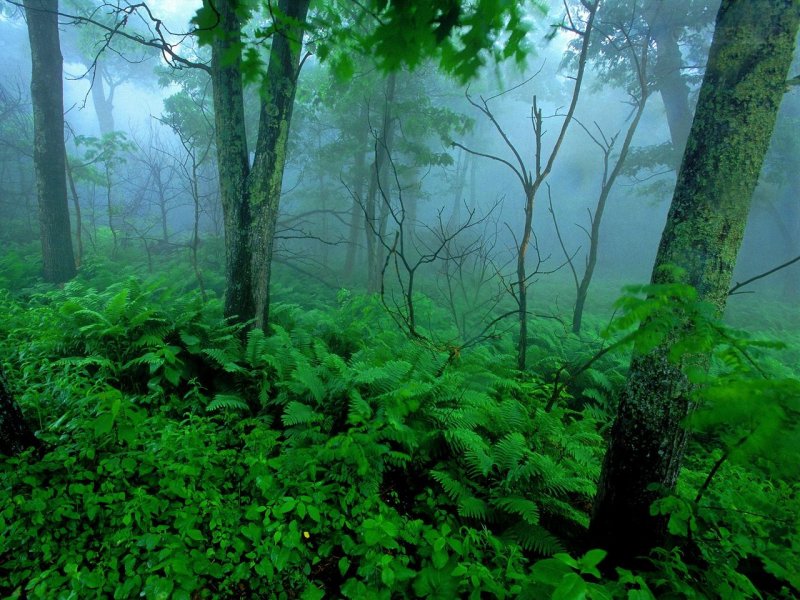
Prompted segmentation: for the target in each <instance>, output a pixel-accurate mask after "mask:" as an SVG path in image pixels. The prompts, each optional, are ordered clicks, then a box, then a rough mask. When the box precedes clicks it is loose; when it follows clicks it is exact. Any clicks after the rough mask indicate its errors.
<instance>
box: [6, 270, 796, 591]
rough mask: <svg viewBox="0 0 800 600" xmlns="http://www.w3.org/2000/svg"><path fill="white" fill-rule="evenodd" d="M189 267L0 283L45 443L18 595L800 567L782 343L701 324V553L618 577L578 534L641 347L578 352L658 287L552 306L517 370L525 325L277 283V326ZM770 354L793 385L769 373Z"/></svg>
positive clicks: (15, 586) (673, 510)
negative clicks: (557, 313)
mask: <svg viewBox="0 0 800 600" xmlns="http://www.w3.org/2000/svg"><path fill="white" fill-rule="evenodd" d="M90 267H91V265H90ZM92 269H94V273H95V274H96V276H93V275H92ZM188 287H189V284H188V283H184V282H178V283H177V284H172V285H169V286H167V285H165V284H164V283H163V280H162V282H161V283H159V282H158V280H157V279H153V278H148V277H144V278H142V277H134V276H132V277H128V278H124V279H123V280H122V281H120V280H119V279H117V281H113V278H111V277H110V276H109V274H108V272H107V270H106V267H105V266H103V265H102V264H98V265H95V266H94V267H91V268H87V269H86V271H85V272H84V275H82V276H81V278H79V280H77V281H74V282H72V283H68V284H66V285H65V286H64V287H63V289H59V290H49V291H45V290H44V289H43V288H41V289H40V288H39V287H36V286H34V287H32V288H26V290H25V293H24V297H20V295H19V294H16V295H15V296H12V295H11V294H10V293H8V292H0V311H2V313H3V314H4V316H5V318H4V319H3V320H2V322H0V351H2V352H1V354H0V356H2V360H3V363H4V366H5V368H6V371H7V373H9V376H10V377H9V378H10V380H11V383H12V387H13V391H14V392H15V394H16V397H17V399H18V400H19V402H20V404H21V406H22V407H23V410H24V412H25V414H26V415H27V417H28V419H29V420H30V421H31V423H32V424H33V426H34V428H35V429H36V430H37V431H38V433H37V435H38V436H39V438H40V439H41V440H42V441H43V442H44V444H45V446H44V448H43V449H42V450H40V451H30V452H28V453H26V454H23V455H21V456H19V457H17V458H4V459H3V460H1V461H0V532H2V537H0V593H2V595H3V596H4V597H11V598H25V597H27V598H47V599H49V598H92V597H97V598H100V597H114V598H129V597H145V598H192V599H194V598H231V597H259V598H260V597H265V598H323V597H326V598H338V597H345V598H386V599H389V598H414V597H418V598H461V597H463V598H476V599H477V598H518V597H519V598H531V599H539V598H554V599H563V600H566V599H580V598H654V597H666V598H670V597H675V598H678V597H687V595H688V596H691V595H692V594H694V596H692V597H704V596H703V594H704V593H708V597H725V598H740V597H742V598H743V597H748V596H752V597H758V595H759V591H758V590H762V591H763V590H768V593H767V595H769V594H773V595H774V596H775V597H791V595H790V594H791V586H792V585H794V586H795V588H798V587H799V583H798V574H797V571H796V567H794V566H793V565H796V564H797V562H796V561H795V559H796V557H797V555H798V543H800V541H799V540H800V536H798V528H797V514H798V512H800V511H798V510H797V508H798V507H797V502H798V493H797V492H798V489H797V484H796V477H794V478H792V477H790V475H789V473H788V472H787V471H788V470H790V469H791V466H790V465H791V464H792V463H791V460H793V459H794V457H796V453H797V450H796V449H797V448H798V447H800V445H798V444H797V443H796V442H797V441H798V438H797V404H796V394H797V388H796V380H794V379H792V377H793V375H792V374H791V373H789V372H788V371H787V369H788V367H786V366H785V365H784V364H783V363H782V362H780V360H779V358H778V357H779V354H778V350H777V349H776V348H774V347H773V346H774V345H770V344H756V343H754V342H753V340H751V339H749V338H746V337H744V336H743V335H742V336H740V335H739V334H737V333H735V332H733V331H728V330H724V331H716V330H714V331H711V330H709V329H703V328H702V327H701V328H700V329H701V332H705V333H701V335H699V336H698V339H695V340H693V341H692V344H690V346H691V349H696V348H698V347H703V346H704V344H705V345H706V346H709V347H713V348H716V349H717V355H718V358H717V362H716V363H715V367H714V368H715V371H714V373H715V377H714V379H713V380H711V379H709V380H708V381H706V382H705V383H704V385H703V390H704V391H703V396H702V398H700V397H699V398H698V402H700V403H701V407H702V409H701V410H700V411H699V412H698V413H697V418H696V419H695V420H693V422H692V423H691V424H690V425H691V426H692V427H693V428H694V429H696V430H697V431H698V435H699V441H696V442H695V444H696V445H697V449H696V451H695V452H693V454H692V459H691V460H690V463H689V466H688V469H687V471H686V474H685V476H684V478H683V480H682V482H681V487H680V488H679V490H678V493H677V494H676V495H674V496H670V497H668V498H666V499H665V500H664V501H662V502H661V503H660V504H659V505H658V506H656V507H654V510H658V511H662V512H664V513H666V514H669V515H671V520H670V528H671V531H672V532H673V533H674V534H675V535H676V536H682V537H684V538H688V539H690V540H691V541H692V543H693V544H694V545H695V546H696V547H697V548H698V549H699V550H698V552H699V554H700V558H699V559H698V560H694V561H690V560H688V558H686V557H684V556H681V555H680V554H675V553H667V552H663V553H660V554H659V553H657V554H655V555H654V558H653V561H652V564H653V568H652V569H650V570H648V571H643V572H641V573H634V572H630V571H626V570H623V569H617V570H616V571H614V572H613V573H608V572H606V573H601V571H600V570H599V569H600V568H602V566H603V562H602V561H603V558H604V556H605V553H604V552H603V551H602V550H599V549H594V550H589V549H586V548H582V547H581V539H582V536H583V534H584V533H585V530H586V527H587V524H588V519H589V513H590V508H591V501H592V497H593V495H594V490H595V486H596V483H597V478H598V475H599V472H600V465H601V459H602V453H603V451H604V447H605V442H604V438H603V435H604V433H605V432H606V431H607V430H608V426H609V423H610V417H611V415H613V411H614V398H615V396H616V393H617V392H618V390H619V388H620V386H621V385H623V383H624V365H625V363H626V361H627V356H628V355H627V354H626V352H627V351H629V348H628V346H626V345H625V344H620V352H619V353H616V352H615V353H609V354H608V355H607V356H604V357H603V359H601V360H598V361H596V362H593V363H592V365H591V367H590V368H583V369H582V368H581V364H582V363H584V362H585V361H586V360H587V359H590V358H591V356H592V355H593V354H594V353H595V352H597V351H599V350H601V349H603V348H605V347H607V346H608V345H609V344H614V343H615V340H619V339H620V338H624V336H625V335H628V332H629V331H631V329H632V328H633V327H634V325H635V324H636V323H638V322H640V321H641V320H643V319H645V318H648V316H652V314H651V313H650V312H648V311H652V309H653V306H654V304H653V302H656V303H657V302H658V299H657V298H656V300H654V301H650V303H648V302H647V301H644V300H642V299H641V292H642V291H645V292H649V293H651V295H652V292H653V290H648V289H644V290H642V289H636V290H631V291H630V292H629V295H628V296H627V300H625V301H624V302H623V304H622V305H621V311H622V314H624V315H625V317H624V318H623V319H621V320H620V321H619V322H618V323H617V325H615V328H611V330H607V328H606V327H605V325H604V324H602V320H601V319H595V318H594V317H589V318H588V319H587V322H588V327H587V328H588V330H589V332H588V333H587V334H585V336H584V337H583V338H577V337H576V336H571V335H569V334H567V333H566V332H565V331H564V327H563V326H562V325H561V324H559V323H558V322H557V321H550V320H543V321H542V322H541V323H539V322H538V321H537V327H536V330H537V332H536V333H535V334H534V337H533V338H532V342H531V354H530V362H531V364H532V365H533V366H532V368H531V370H530V371H529V372H528V373H526V374H525V375H524V376H520V375H519V374H518V373H516V372H515V371H514V370H513V368H512V365H513V364H515V361H514V359H513V352H514V344H513V338H512V336H505V337H503V338H500V339H493V340H490V341H487V342H486V343H485V344H483V345H479V346H475V347H473V348H470V349H469V351H465V352H463V353H460V354H459V355H458V356H457V357H456V358H455V360H453V357H452V355H451V354H449V353H446V352H438V351H436V350H431V348H430V347H428V346H424V347H423V346H420V345H418V344H415V343H413V342H412V341H410V340H409V339H407V338H406V337H405V336H403V335H402V333H401V332H399V331H398V330H397V328H396V327H395V326H394V324H393V322H392V321H391V319H390V318H389V317H387V316H386V314H385V312H384V311H383V309H382V307H381V305H380V302H379V301H378V300H377V299H375V298H371V297H367V296H361V295H358V294H353V293H340V294H339V295H338V300H337V299H334V294H330V297H331V302H330V304H323V305H321V306H320V307H319V308H311V303H310V302H306V303H305V304H303V299H300V300H299V303H292V302H290V301H289V298H290V297H291V295H292V292H291V289H290V288H281V287H280V286H278V291H277V294H276V295H277V296H278V301H277V302H275V304H274V305H273V307H272V309H271V319H272V331H271V333H270V334H269V335H265V334H263V333H262V332H260V331H258V330H253V331H243V330H242V329H241V328H240V327H234V326H231V325H229V324H227V323H226V322H225V321H224V320H223V319H222V318H221V307H220V303H219V301H218V300H217V299H215V297H214V294H213V293H212V297H211V299H209V300H207V301H202V300H201V298H200V297H199V295H198V294H197V293H196V292H193V291H187V289H188ZM212 287H213V286H212ZM668 292H669V293H668V294H667V295H668V296H669V297H670V298H672V299H674V298H675V297H676V295H677V297H679V298H680V297H682V296H681V295H680V294H684V295H685V300H686V306H694V305H693V304H691V302H690V301H691V298H690V297H689V294H688V293H686V292H683V291H681V290H677V291H676V289H670V290H668ZM656 296H657V294H656ZM684 308H685V307H684ZM687 310H688V309H687ZM692 310H694V309H692ZM698 311H699V312H697V314H694V313H693V314H694V316H695V317H696V318H697V320H698V323H701V324H702V323H705V321H703V319H704V318H705V317H704V316H703V314H704V313H702V310H700V309H698ZM625 319H627V320H625ZM606 324H607V323H606ZM601 331H606V333H605V334H603V335H601V334H600V332H601ZM703 335H706V337H707V338H708V339H706V337H703ZM604 336H605V337H604ZM712 338H713V341H709V340H711V339H712ZM651 341H652V340H651ZM631 343H636V344H639V345H640V346H641V345H642V344H646V343H648V340H645V339H641V338H636V339H633V338H631ZM625 348H628V350H627V351H626V350H625ZM587 349H588V350H587ZM753 357H755V358H757V359H758V360H759V361H760V364H765V365H766V366H764V367H759V368H761V369H767V370H769V373H772V374H774V375H775V377H773V378H772V379H775V380H776V381H777V384H775V385H766V384H764V383H763V381H761V380H759V379H758V378H757V377H754V376H753V374H752V373H751V371H752V369H751V368H750V362H749V361H750V359H751V358H753ZM570 372H572V373H574V374H575V376H574V377H567V376H568V375H569V373H570ZM778 375H780V377H778ZM559 377H561V378H562V379H559ZM762 379H763V380H766V379H765V378H762ZM560 381H567V382H568V384H567V385H565V386H564V389H562V390H560V391H559V393H558V398H557V401H556V402H553V397H554V393H553V392H554V386H556V385H559V382H560ZM759 382H761V383H759ZM781 386H782V387H781ZM754 399H756V400H757V402H759V403H760V404H759V406H760V407H761V409H762V410H760V411H759V412H758V413H757V416H754V411H753V409H752V402H753V401H754ZM548 404H552V405H553V406H552V410H549V411H548V410H546V407H547V405H548ZM720 407H722V408H720ZM764 407H767V408H768V410H763V408H764ZM743 432H746V433H747V435H746V436H745V435H744V434H743ZM782 436H783V437H782ZM742 437H746V440H745V441H743V442H740V439H741V438H742ZM793 444H794V446H792V445H793ZM723 454H725V455H726V458H725V460H723V461H719V459H720V457H721V456H722V455H723ZM716 462H720V466H719V468H718V469H717V474H716V476H715V478H713V479H712V480H709V482H708V483H705V481H706V479H707V474H708V473H709V470H710V469H711V467H713V465H714V464H715V463H716ZM794 464H797V463H794ZM703 488H704V493H703V494H702V495H701V496H702V497H701V498H700V500H699V501H694V499H695V498H696V496H697V493H698V490H700V489H703ZM770 505H772V508H770ZM759 577H760V578H761V579H763V580H764V581H761V580H760V579H759ZM754 582H755V583H754ZM709 586H714V587H713V588H709ZM709 589H714V590H715V591H714V592H709ZM765 593H766V592H765Z"/></svg>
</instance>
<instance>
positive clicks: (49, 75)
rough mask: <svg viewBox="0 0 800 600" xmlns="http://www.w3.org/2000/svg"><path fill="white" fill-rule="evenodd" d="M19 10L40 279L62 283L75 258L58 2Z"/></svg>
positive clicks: (34, 1)
mask: <svg viewBox="0 0 800 600" xmlns="http://www.w3.org/2000/svg"><path fill="white" fill-rule="evenodd" d="M23 4H24V6H25V16H26V18H27V21H28V38H29V39H30V44H31V65H32V68H31V102H32V105H33V164H34V167H35V171H36V192H37V195H38V198H39V231H40V237H41V244H42V261H43V263H44V271H43V274H44V279H45V281H49V282H52V283H63V282H65V281H68V280H69V279H72V278H73V277H74V276H75V256H74V254H73V251H72V236H71V232H70V224H69V207H68V205H67V171H66V153H65V149H64V80H63V74H62V64H63V59H62V57H61V46H60V43H59V36H58V16H57V14H56V13H57V11H58V0H25V1H24V3H23Z"/></svg>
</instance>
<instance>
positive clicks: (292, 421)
mask: <svg viewBox="0 0 800 600" xmlns="http://www.w3.org/2000/svg"><path fill="white" fill-rule="evenodd" d="M320 420H322V415H320V414H318V413H316V412H314V410H313V409H312V408H311V407H310V406H308V405H306V404H303V403H301V402H297V401H295V400H293V401H291V402H289V404H287V405H286V408H285V409H284V411H283V417H282V421H283V424H284V425H287V426H293V425H305V424H309V423H315V422H318V421H320Z"/></svg>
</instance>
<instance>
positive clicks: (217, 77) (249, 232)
mask: <svg viewBox="0 0 800 600" xmlns="http://www.w3.org/2000/svg"><path fill="white" fill-rule="evenodd" d="M206 1H208V0H206ZM308 5H309V0H280V1H279V3H278V9H279V14H280V15H281V16H283V17H286V21H285V22H282V23H280V24H279V25H278V27H277V31H276V32H275V33H274V37H273V40H272V47H271V49H270V55H269V65H268V67H267V74H266V76H265V79H264V83H263V86H262V89H261V94H262V96H261V113H260V116H259V126H258V138H257V141H256V149H255V157H254V160H253V167H252V169H251V168H250V163H249V160H248V159H249V157H248V151H247V139H246V129H245V121H244V88H243V84H242V58H241V37H242V36H241V23H240V22H239V18H238V16H237V14H236V6H237V2H235V1H234V0H221V1H217V2H214V7H213V8H214V9H215V10H216V11H217V14H218V15H219V23H218V25H217V27H218V28H219V32H218V34H217V36H216V37H215V39H214V41H213V42H212V46H211V82H212V86H213V93H214V119H215V125H216V127H215V130H216V131H215V135H216V145H217V152H218V158H217V164H218V168H219V179H220V196H221V200H222V208H223V213H224V220H225V266H226V269H225V282H226V293H225V316H227V317H230V318H233V319H235V320H237V321H239V322H249V321H251V320H254V323H255V325H256V326H257V327H260V328H266V327H267V323H268V320H269V282H270V274H271V263H272V251H273V245H274V238H275V224H276V222H277V217H278V209H279V206H280V195H281V186H282V184H283V170H284V166H285V163H286V149H287V142H288V137H289V126H290V124H291V119H292V109H293V106H294V96H295V91H296V89H297V76H298V72H299V66H300V51H301V46H302V41H303V28H302V26H301V25H299V23H303V22H304V21H305V18H306V14H307V12H308Z"/></svg>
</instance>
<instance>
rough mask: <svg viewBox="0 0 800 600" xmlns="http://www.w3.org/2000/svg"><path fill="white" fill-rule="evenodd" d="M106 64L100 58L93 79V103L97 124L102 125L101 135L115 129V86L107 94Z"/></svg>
mask: <svg viewBox="0 0 800 600" xmlns="http://www.w3.org/2000/svg"><path fill="white" fill-rule="evenodd" d="M105 73H106V69H105V64H104V63H103V59H102V58H98V60H97V63H96V66H95V73H94V80H93V81H92V104H94V112H95V115H97V124H98V125H99V127H100V136H101V137H102V136H104V135H106V134H109V133H111V132H112V131H114V127H115V126H114V88H113V87H110V86H109V90H108V95H106V85H105V84H106V82H105Z"/></svg>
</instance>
